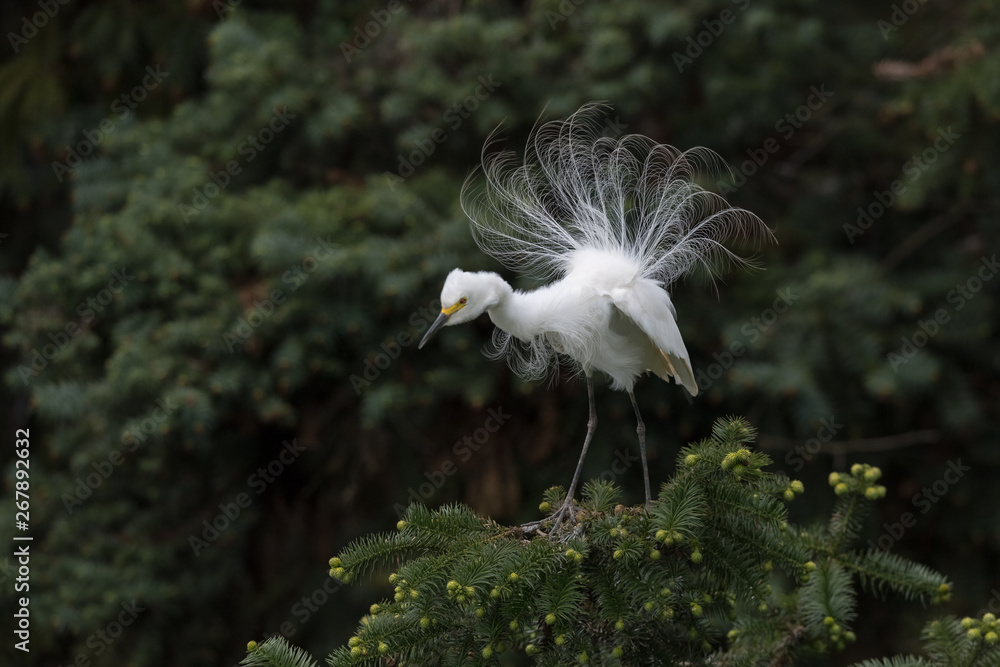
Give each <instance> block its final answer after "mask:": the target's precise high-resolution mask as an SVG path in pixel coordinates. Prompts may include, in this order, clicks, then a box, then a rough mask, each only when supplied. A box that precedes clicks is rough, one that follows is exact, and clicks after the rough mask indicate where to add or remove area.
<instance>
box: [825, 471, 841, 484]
mask: <svg viewBox="0 0 1000 667" xmlns="http://www.w3.org/2000/svg"><path fill="white" fill-rule="evenodd" d="M827 481H828V482H830V486H837V485H838V484H840V473H838V472H831V473H830V476H829V477H828V478H827Z"/></svg>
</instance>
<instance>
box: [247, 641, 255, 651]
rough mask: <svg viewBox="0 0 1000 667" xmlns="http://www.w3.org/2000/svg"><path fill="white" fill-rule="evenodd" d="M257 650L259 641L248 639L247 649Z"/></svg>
mask: <svg viewBox="0 0 1000 667" xmlns="http://www.w3.org/2000/svg"><path fill="white" fill-rule="evenodd" d="M256 650H257V642H255V641H253V640H251V641H248V642H247V651H256Z"/></svg>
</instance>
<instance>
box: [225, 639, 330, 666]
mask: <svg viewBox="0 0 1000 667" xmlns="http://www.w3.org/2000/svg"><path fill="white" fill-rule="evenodd" d="M240 665H243V667H317V665H316V661H315V660H313V659H312V658H310V657H309V655H308V654H307V653H306V652H305V651H303V650H302V649H300V648H296V647H294V646H289V645H288V643H287V642H286V641H285V640H284V639H283V638H281V637H272V638H270V639H268V640H266V641H264V642H263V643H261V644H258V643H257V642H250V643H249V644H248V645H247V657H245V658H244V659H243V660H242V661H240Z"/></svg>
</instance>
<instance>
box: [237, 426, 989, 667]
mask: <svg viewBox="0 0 1000 667" xmlns="http://www.w3.org/2000/svg"><path fill="white" fill-rule="evenodd" d="M753 437H754V433H753V429H752V428H751V427H750V426H749V425H748V424H747V423H746V422H745V421H744V420H742V419H738V418H730V419H726V420H719V421H718V422H717V423H716V424H715V426H714V428H713V429H712V437H711V438H709V439H707V440H703V441H701V442H699V443H696V444H694V445H691V446H689V447H686V448H684V449H683V450H682V451H681V452H680V454H679V455H678V459H677V460H678V472H677V473H676V474H675V475H674V477H673V478H672V479H671V480H670V481H669V482H668V483H666V484H664V485H663V486H662V487H661V489H660V493H659V496H658V498H657V499H656V501H654V503H653V508H652V511H650V512H648V513H647V512H646V511H645V510H644V509H643V508H641V507H625V506H623V505H620V504H618V500H619V498H618V492H617V489H616V488H615V487H614V485H613V484H611V483H606V482H590V483H589V484H588V485H587V487H586V491H585V493H584V496H583V502H582V505H581V509H580V511H579V512H578V515H577V516H578V523H577V524H576V525H562V524H559V525H558V527H557V525H555V524H554V521H553V519H552V518H551V515H550V518H549V519H547V520H542V521H540V522H537V523H534V524H526V525H524V526H514V527H506V526H502V525H499V524H497V523H496V522H494V521H491V520H488V519H484V518H481V517H479V516H477V515H476V514H475V513H474V512H473V511H472V510H470V509H468V508H467V507H464V506H462V505H448V506H445V507H442V508H440V509H438V510H435V511H432V510H429V509H427V508H426V507H424V506H423V505H417V504H414V505H411V506H410V508H409V510H408V511H407V513H406V516H405V517H404V518H403V519H402V520H400V522H399V524H398V526H397V528H398V530H397V531H396V532H393V533H386V534H379V535H373V536H369V537H363V538H360V539H358V540H356V541H354V542H352V543H351V544H350V545H349V546H348V547H347V548H345V549H344V550H343V551H342V552H341V553H340V554H339V555H338V556H336V557H334V558H331V559H330V568H331V569H330V576H332V577H334V578H336V579H338V580H340V581H341V582H344V583H347V582H351V581H354V580H355V579H357V578H360V577H365V576H369V575H372V574H374V573H377V572H384V571H385V570H386V569H387V567H389V566H395V568H396V569H395V571H394V572H392V574H390V575H389V582H390V583H391V584H394V585H395V595H394V596H393V598H392V599H386V600H382V601H380V602H378V603H376V604H374V605H372V607H371V610H370V613H369V615H367V616H365V617H364V618H363V619H362V621H361V624H360V626H359V627H358V630H357V632H356V634H355V635H354V636H353V637H352V638H351V639H350V640H349V641H348V643H347V646H344V647H341V648H339V649H337V650H336V651H334V652H333V653H332V654H331V655H330V658H329V662H330V664H331V665H334V666H341V665H343V666H346V665H380V664H384V663H385V661H386V660H389V661H392V662H406V663H410V662H413V663H416V664H429V663H433V664H456V665H457V664H497V661H498V658H499V656H500V654H502V653H503V652H504V651H506V650H512V651H516V652H524V653H526V654H527V655H529V656H533V657H534V659H535V660H536V661H537V663H538V664H543V665H565V664H574V663H586V662H589V661H590V660H594V661H596V662H597V663H598V664H626V665H627V664H640V663H642V664H647V662H646V661H648V659H649V658H650V656H655V660H657V661H659V662H657V664H677V662H678V661H686V662H687V663H689V664H705V665H758V664H775V663H774V662H770V661H771V660H776V661H779V662H781V661H786V660H792V659H793V658H797V657H800V656H804V655H812V654H822V653H826V652H829V651H832V650H839V649H843V648H844V646H845V645H846V644H848V643H850V642H852V641H854V640H855V633H854V632H853V630H852V629H851V628H852V624H853V622H854V620H855V618H856V605H857V600H856V591H855V577H854V575H855V574H858V575H859V576H860V579H861V581H862V582H863V583H864V584H865V585H866V586H868V587H869V588H871V589H873V590H874V591H876V592H881V591H882V590H883V588H888V589H891V590H893V591H895V592H897V593H900V594H902V595H904V596H906V597H907V598H915V599H921V600H923V601H924V602H928V601H935V602H937V601H941V600H944V599H947V597H948V592H949V590H950V587H949V585H948V584H947V583H946V582H945V580H944V578H943V577H942V576H941V575H939V574H937V573H935V572H932V571H930V570H929V569H927V568H922V567H919V566H917V565H916V564H914V563H911V562H909V561H905V560H903V559H900V558H898V557H893V558H885V557H881V556H879V555H878V554H871V553H868V554H865V553H860V552H858V551H857V550H856V549H854V548H853V546H852V542H853V541H854V538H853V536H855V535H856V533H857V530H858V528H859V526H858V525H857V524H858V523H859V522H860V519H859V518H858V517H859V514H860V513H859V512H858V511H857V508H856V504H858V503H860V504H866V503H869V502H870V501H871V500H873V499H874V498H876V497H878V495H879V491H878V490H879V489H880V488H881V487H879V486H877V485H875V484H874V482H875V480H877V479H878V473H879V471H878V469H877V468H872V467H871V466H867V465H866V466H861V465H855V466H854V467H853V468H852V473H851V474H845V475H844V476H843V479H844V480H846V481H844V482H841V481H840V480H841V476H838V477H837V480H836V481H837V484H845V486H846V487H847V490H846V491H842V490H841V491H838V494H839V496H840V498H839V501H838V503H837V507H836V509H835V510H834V515H833V517H832V518H831V520H830V521H829V522H828V524H827V526H824V527H820V528H816V529H813V530H802V529H799V528H797V527H795V526H791V525H789V524H788V522H787V512H786V504H787V503H788V502H789V501H790V500H791V499H793V498H794V497H795V496H796V494H797V493H801V492H802V490H803V489H802V485H801V483H799V482H796V481H791V482H790V481H789V480H788V479H787V478H786V477H784V476H781V475H777V474H775V473H772V472H768V471H766V470H764V468H765V467H766V466H767V465H768V464H769V463H770V460H769V458H768V457H767V456H766V455H764V454H761V453H760V452H756V451H753V450H752V449H751V444H750V443H751V441H752V440H753ZM838 488H839V487H838ZM872 490H874V492H872ZM788 492H791V493H790V495H789V494H788ZM561 493H562V489H555V490H554V491H553V492H550V493H548V494H547V497H548V498H558V497H560V495H561ZM544 504H547V505H549V507H548V509H549V510H552V509H553V507H552V501H551V500H548V499H546V501H545V503H544ZM553 531H554V532H553ZM786 586H787V587H789V588H788V590H786V591H785V592H779V591H778V590H776V588H777V589H781V588H783V587H786ZM990 627H992V626H990ZM727 633H728V634H727ZM938 635H942V633H941V632H937V635H935V637H937V636H938ZM942 636H943V635H942ZM984 636H985V635H984ZM995 636H996V635H995V634H994V635H993V637H994V639H995ZM935 641H937V642H938V644H936V645H935V646H938V645H942V642H943V641H946V638H945V639H936V640H935ZM984 641H985V640H984ZM935 650H938V651H940V650H941V649H939V648H938V649H935ZM259 652H260V651H259V649H258V650H257V651H256V652H251V654H250V655H252V656H254V657H255V659H256V657H257V656H258V655H259ZM253 664H255V665H256V664H261V665H271V664H274V665H277V664H278V663H276V662H273V663H272V662H261V663H253ZM984 664H985V663H984Z"/></svg>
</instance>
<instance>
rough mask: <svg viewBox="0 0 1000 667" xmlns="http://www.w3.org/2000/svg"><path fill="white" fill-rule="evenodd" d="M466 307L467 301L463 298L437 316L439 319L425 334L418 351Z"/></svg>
mask: <svg viewBox="0 0 1000 667" xmlns="http://www.w3.org/2000/svg"><path fill="white" fill-rule="evenodd" d="M464 307H465V299H464V298H462V299H459V300H458V302H457V303H455V304H454V305H452V306H448V307H447V308H442V309H441V314H440V315H438V316H437V319H436V320H434V323H433V324H432V325H431V328H430V329H428V330H427V333H425V334H424V337H423V338H422V339H421V340H420V344H419V345H417V349H418V350H419V349H421V348H422V347H423V346H424V343H426V342H427V341H429V340H430V339H431V337H432V336H434V334H436V333H437V332H438V329H440V328H441V327H443V326H444V325H445V324H447V323H448V318H450V317H451V316H452V315H454V314H455V313H457V312H458V311H460V310H461V309H462V308H464Z"/></svg>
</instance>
